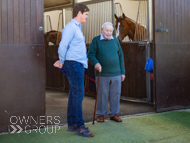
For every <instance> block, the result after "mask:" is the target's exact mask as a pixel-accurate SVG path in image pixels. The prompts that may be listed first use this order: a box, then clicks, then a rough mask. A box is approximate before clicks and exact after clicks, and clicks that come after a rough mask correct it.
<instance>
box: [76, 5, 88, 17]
mask: <svg viewBox="0 0 190 143" xmlns="http://www.w3.org/2000/svg"><path fill="white" fill-rule="evenodd" d="M79 11H81V13H82V14H83V13H84V12H87V11H89V8H88V7H87V6H86V5H84V4H82V3H79V4H77V5H75V6H74V8H73V18H74V17H76V16H77V14H78V13H79Z"/></svg>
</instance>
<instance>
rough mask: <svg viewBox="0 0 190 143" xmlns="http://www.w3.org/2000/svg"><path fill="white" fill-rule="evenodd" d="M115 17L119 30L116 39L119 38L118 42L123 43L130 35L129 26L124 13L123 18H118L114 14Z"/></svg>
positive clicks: (115, 23) (116, 26)
mask: <svg viewBox="0 0 190 143" xmlns="http://www.w3.org/2000/svg"><path fill="white" fill-rule="evenodd" d="M114 16H115V19H116V20H115V22H114V25H115V28H116V30H117V33H116V37H117V38H118V40H119V41H120V42H121V41H122V40H123V39H124V38H125V37H126V36H127V35H128V33H129V26H128V24H127V23H126V21H125V18H126V16H125V14H124V13H123V15H122V16H120V17H118V16H117V15H116V14H114Z"/></svg>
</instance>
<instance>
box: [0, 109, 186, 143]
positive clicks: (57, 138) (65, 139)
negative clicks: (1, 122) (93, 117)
mask: <svg viewBox="0 0 190 143" xmlns="http://www.w3.org/2000/svg"><path fill="white" fill-rule="evenodd" d="M86 126H88V127H89V129H90V131H91V132H93V133H94V137H91V138H85V137H80V136H77V135H75V133H74V132H67V131H66V130H67V127H66V126H65V127H61V128H60V129H57V130H55V129H52V132H50V131H49V132H47V130H40V131H37V132H35V131H32V132H31V133H30V132H29V131H28V132H27V133H26V132H21V133H15V134H4V135H0V143H190V112H188V111H184V110H182V111H172V112H165V113H155V114H151V115H144V116H132V117H129V118H123V122H121V123H117V122H114V121H110V120H108V121H106V122H104V123H95V125H92V124H91V123H90V124H86Z"/></svg>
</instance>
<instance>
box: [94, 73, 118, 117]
mask: <svg viewBox="0 0 190 143" xmlns="http://www.w3.org/2000/svg"><path fill="white" fill-rule="evenodd" d="M97 84H98V77H97V76H96V87H97ZM120 95H121V76H120V75H119V76H114V77H100V82H99V91H98V99H97V116H105V115H107V111H108V102H109V103H110V109H109V116H110V117H112V116H114V115H115V114H118V113H119V108H120Z"/></svg>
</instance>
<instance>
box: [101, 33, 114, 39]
mask: <svg viewBox="0 0 190 143" xmlns="http://www.w3.org/2000/svg"><path fill="white" fill-rule="evenodd" d="M112 39H114V38H113V36H111V37H110V39H108V40H112ZM100 40H107V39H106V38H105V37H104V35H103V34H102V33H101V35H100Z"/></svg>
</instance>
